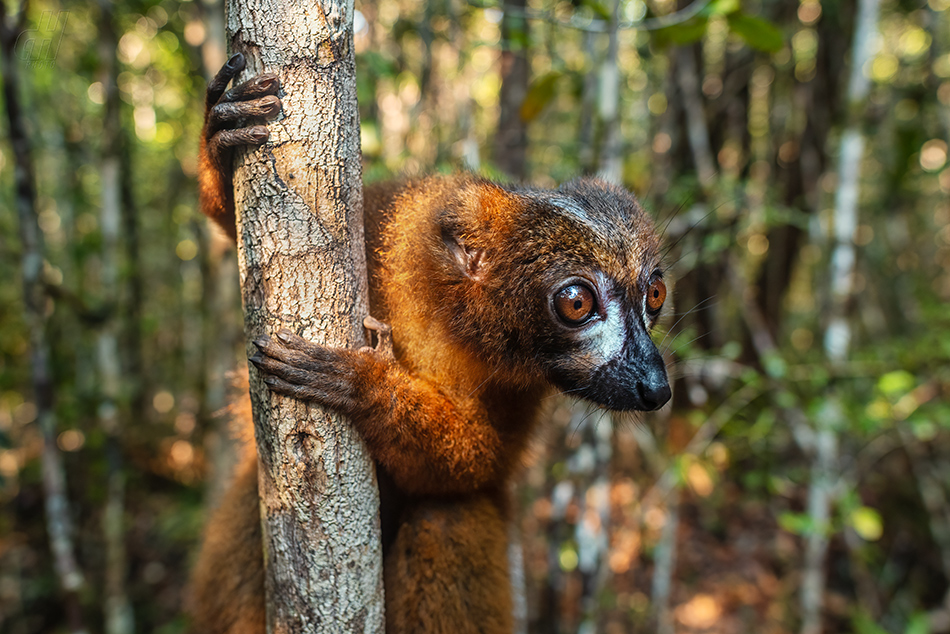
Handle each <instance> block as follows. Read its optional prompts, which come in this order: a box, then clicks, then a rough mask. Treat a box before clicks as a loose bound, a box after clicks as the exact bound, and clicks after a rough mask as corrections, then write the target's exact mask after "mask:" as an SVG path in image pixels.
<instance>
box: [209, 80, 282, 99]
mask: <svg viewBox="0 0 950 634" xmlns="http://www.w3.org/2000/svg"><path fill="white" fill-rule="evenodd" d="M278 90H280V80H279V79H277V75H276V74H274V73H261V74H260V75H258V76H257V77H252V78H251V79H248V80H247V81H246V82H244V83H243V84H241V85H239V86H234V87H233V88H231V90H229V91H227V92H226V93H224V96H222V97H221V101H222V102H225V101H232V102H233V101H247V100H249V99H258V98H260V97H265V96H267V95H276V94H277V91H278Z"/></svg>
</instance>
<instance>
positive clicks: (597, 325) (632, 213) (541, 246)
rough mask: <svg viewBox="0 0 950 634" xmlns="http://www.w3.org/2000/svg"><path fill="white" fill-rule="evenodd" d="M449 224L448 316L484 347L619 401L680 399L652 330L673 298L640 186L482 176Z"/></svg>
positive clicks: (572, 388)
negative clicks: (502, 181)
mask: <svg viewBox="0 0 950 634" xmlns="http://www.w3.org/2000/svg"><path fill="white" fill-rule="evenodd" d="M437 222H438V223H439V225H440V232H441V237H442V244H441V245H439V248H440V250H441V252H442V253H443V254H444V259H445V261H444V263H445V266H444V267H442V269H441V270H443V271H444V270H452V269H454V271H453V273H450V274H449V278H450V279H446V280H444V281H445V284H444V285H437V286H440V287H441V288H442V292H443V293H444V294H445V300H446V301H445V303H446V305H447V306H448V312H447V313H446V314H445V317H446V318H447V319H448V321H449V326H448V327H449V329H450V331H451V332H452V333H453V334H455V335H456V336H457V337H458V338H459V339H460V340H461V341H463V342H465V343H467V344H468V347H469V348H470V349H471V350H472V351H473V352H474V353H475V354H481V355H484V356H485V357H486V358H489V359H491V360H492V362H493V363H496V364H499V365H505V364H508V365H509V367H511V368H515V369H516V370H517V371H522V372H525V373H526V374H534V375H540V376H542V377H543V378H544V379H546V380H547V381H549V382H550V383H552V384H554V385H555V386H556V387H557V388H559V389H560V390H562V391H564V392H566V393H568V394H571V395H574V396H578V397H581V398H584V399H587V400H589V401H593V402H594V403H598V404H600V405H604V406H606V407H608V408H610V409H615V410H655V409H658V408H660V407H662V406H663V405H664V404H665V403H666V402H667V401H668V400H669V399H670V395H671V391H670V385H669V381H668V379H667V374H666V366H665V364H664V362H663V357H662V356H661V355H660V353H659V351H658V350H657V348H656V345H654V343H653V340H652V339H651V338H650V331H651V329H652V328H653V326H654V325H655V324H656V321H657V318H658V317H659V315H660V312H661V309H662V307H663V303H664V300H665V299H666V286H665V284H664V282H663V271H662V268H661V266H660V257H661V256H660V241H659V238H658V236H657V234H656V231H655V230H654V228H653V223H652V222H651V220H650V218H649V217H648V216H647V215H646V213H645V212H644V211H643V210H642V209H641V207H640V205H639V204H638V203H637V201H636V199H635V198H634V197H633V196H632V195H631V194H630V193H629V192H627V191H626V190H624V189H622V188H620V187H616V186H613V185H610V184H608V183H605V182H603V181H600V180H596V179H581V180H578V181H573V182H571V183H568V184H566V185H564V186H562V187H561V188H560V189H558V190H553V191H552V190H531V189H506V188H501V187H499V186H497V185H495V184H492V183H488V182H486V181H480V180H478V179H473V180H472V181H471V184H470V186H469V187H467V188H465V189H464V190H463V191H462V193H461V194H460V195H459V196H458V197H457V198H456V199H455V201H454V203H453V204H452V205H447V206H445V207H444V208H443V210H442V211H441V212H440V216H439V219H438V220H437ZM453 274H454V275H455V278H454V279H452V275H453ZM508 374H511V373H510V372H509V373H508Z"/></svg>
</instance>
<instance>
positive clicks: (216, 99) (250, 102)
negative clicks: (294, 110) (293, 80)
mask: <svg viewBox="0 0 950 634" xmlns="http://www.w3.org/2000/svg"><path fill="white" fill-rule="evenodd" d="M244 63H245V62H244V56H243V55H241V54H240V53H236V54H235V55H233V56H232V57H231V59H229V60H228V63H227V64H225V65H224V67H222V68H221V70H220V71H218V74H217V75H215V77H214V79H212V80H211V81H210V82H209V83H208V91H207V93H206V94H205V122H204V128H203V129H202V130H201V145H200V147H199V150H198V200H199V202H200V204H201V211H202V213H204V214H205V215H206V216H208V217H209V218H211V219H212V220H214V221H215V222H217V223H218V225H220V226H221V228H222V229H224V231H225V233H227V234H228V235H229V236H230V237H231V238H232V239H234V238H236V236H237V228H236V227H235V223H234V187H233V182H232V174H231V172H232V169H231V161H232V159H233V157H234V148H236V147H239V146H242V145H260V144H262V143H264V142H265V141H266V140H267V137H268V135H269V133H268V131H267V127H266V126H263V125H246V124H247V123H249V122H260V121H264V120H266V119H271V118H273V117H275V116H277V114H278V113H279V112H280V99H278V98H277V96H276V95H277V91H278V89H279V88H280V83H279V82H278V80H277V75H274V74H273V73H264V74H263V75H258V76H257V77H254V78H253V79H251V80H249V81H246V82H244V83H243V84H241V85H239V86H235V87H233V88H231V89H230V90H228V91H225V88H227V86H228V83H229V82H230V81H231V80H232V79H233V78H234V77H235V76H237V74H238V73H240V72H241V71H242V70H244Z"/></svg>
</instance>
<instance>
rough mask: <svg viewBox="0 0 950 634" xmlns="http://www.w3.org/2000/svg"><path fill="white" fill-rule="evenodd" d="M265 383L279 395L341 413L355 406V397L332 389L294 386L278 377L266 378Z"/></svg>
mask: <svg viewBox="0 0 950 634" xmlns="http://www.w3.org/2000/svg"><path fill="white" fill-rule="evenodd" d="M264 383H265V384H266V385H267V387H268V388H270V390H271V391H273V392H276V393H277V394H282V395H284V396H290V397H292V398H295V399H297V400H301V401H314V402H316V403H319V404H320V405H323V406H325V407H329V408H331V409H335V410H337V411H339V412H350V411H352V410H353V409H354V406H355V403H354V400H353V397H351V396H350V395H349V394H348V393H346V392H342V391H338V390H334V389H333V388H332V387H330V388H329V389H327V388H325V387H324V386H322V385H321V386H320V387H316V386H313V385H294V384H292V383H288V382H287V381H284V380H283V379H280V378H278V377H276V376H266V377H264Z"/></svg>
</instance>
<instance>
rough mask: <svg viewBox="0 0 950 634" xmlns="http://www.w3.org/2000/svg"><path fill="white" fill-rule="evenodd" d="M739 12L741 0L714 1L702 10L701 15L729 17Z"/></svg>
mask: <svg viewBox="0 0 950 634" xmlns="http://www.w3.org/2000/svg"><path fill="white" fill-rule="evenodd" d="M738 10H739V0H712V2H710V3H709V4H707V5H706V6H705V7H703V8H702V10H701V11H700V12H699V14H700V15H705V16H706V17H712V16H714V15H729V14H730V13H735V12H736V11H738Z"/></svg>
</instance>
